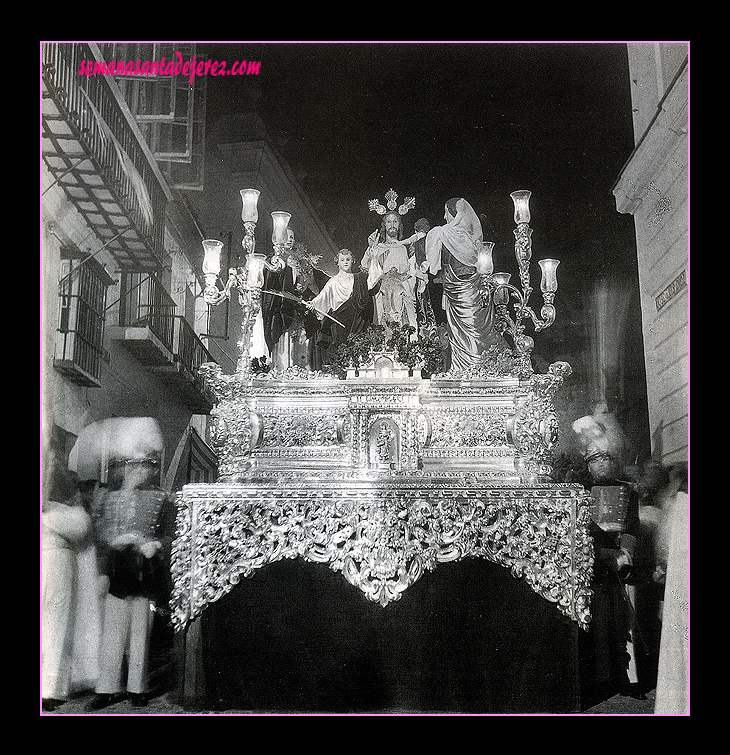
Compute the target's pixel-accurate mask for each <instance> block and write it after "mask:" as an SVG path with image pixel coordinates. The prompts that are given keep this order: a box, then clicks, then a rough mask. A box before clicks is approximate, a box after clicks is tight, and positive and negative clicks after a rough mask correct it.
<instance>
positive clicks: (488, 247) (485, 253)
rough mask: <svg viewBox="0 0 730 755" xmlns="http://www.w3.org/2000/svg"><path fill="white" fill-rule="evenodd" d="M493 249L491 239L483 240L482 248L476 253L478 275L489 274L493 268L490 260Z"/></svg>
mask: <svg viewBox="0 0 730 755" xmlns="http://www.w3.org/2000/svg"><path fill="white" fill-rule="evenodd" d="M493 250H494V242H493V241H483V242H482V248H481V249H480V250H479V252H478V253H477V272H478V273H479V275H491V274H492V270H494V262H493V261H492V252H493Z"/></svg>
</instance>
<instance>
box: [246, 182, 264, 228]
mask: <svg viewBox="0 0 730 755" xmlns="http://www.w3.org/2000/svg"><path fill="white" fill-rule="evenodd" d="M260 193H261V192H260V191H259V190H258V189H241V201H242V202H243V208H242V210H241V220H243V222H244V223H256V222H257V221H258V219H259V211H258V201H259V194H260Z"/></svg>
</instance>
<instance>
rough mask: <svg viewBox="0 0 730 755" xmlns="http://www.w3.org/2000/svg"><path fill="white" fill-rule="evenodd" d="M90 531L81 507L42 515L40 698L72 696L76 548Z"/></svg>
mask: <svg viewBox="0 0 730 755" xmlns="http://www.w3.org/2000/svg"><path fill="white" fill-rule="evenodd" d="M90 528H91V518H90V517H89V515H88V514H87V513H86V510H85V509H84V508H83V507H82V506H67V505H65V504H59V503H51V504H50V505H49V506H48V509H47V510H45V511H44V512H43V564H42V572H43V574H42V576H43V579H42V598H41V600H42V607H43V608H42V610H43V615H42V643H43V647H42V686H43V699H44V700H46V699H55V700H67V699H68V698H69V696H70V693H71V668H72V657H73V641H74V632H73V629H74V620H75V617H76V599H77V548H78V547H79V545H81V544H82V543H83V541H84V540H85V539H86V537H87V535H88V534H89V531H90Z"/></svg>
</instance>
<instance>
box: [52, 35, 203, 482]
mask: <svg viewBox="0 0 730 755" xmlns="http://www.w3.org/2000/svg"><path fill="white" fill-rule="evenodd" d="M132 48H134V49H132ZM165 48H170V49H165ZM172 48H173V45H167V46H165V45H157V44H146V45H115V44H93V43H88V44H81V43H46V44H43V45H42V163H41V178H42V238H41V269H42V302H41V304H42V307H41V326H42V347H43V348H42V357H41V359H42V362H41V381H42V385H41V388H42V397H43V400H42V427H43V437H42V442H43V451H44V461H46V462H47V461H50V459H51V456H52V455H53V454H51V453H50V452H51V450H53V452H54V454H55V455H56V458H57V460H58V461H59V462H60V463H62V464H63V463H64V462H67V461H68V456H69V452H70V450H71V448H72V447H73V443H74V441H75V439H76V437H77V436H78V434H79V432H80V431H81V429H83V428H84V427H85V426H86V425H88V424H90V423H91V422H93V421H95V420H100V419H106V418H109V417H124V416H151V417H154V418H155V419H157V420H158V421H159V423H160V426H161V428H162V430H163V433H164V437H165V454H164V458H163V469H162V481H163V484H165V485H166V486H167V487H168V488H170V489H176V488H178V487H180V486H181V485H182V484H184V483H185V482H188V481H198V480H212V479H214V477H215V474H216V466H217V462H216V459H215V456H214V454H213V453H212V451H211V450H210V448H209V446H208V444H207V442H206V433H207V430H206V422H207V419H206V416H207V414H208V413H209V412H210V409H211V407H212V404H211V401H210V397H209V396H207V395H206V390H205V388H204V386H203V385H202V383H201V381H200V379H199V377H198V367H199V366H200V365H201V364H202V363H204V362H212V361H215V360H214V357H213V356H212V355H211V354H210V353H209V351H208V349H207V348H206V345H205V343H204V341H203V339H202V338H201V334H203V333H205V332H206V330H207V322H206V321H205V310H203V309H201V308H200V306H199V303H198V302H199V299H200V292H201V290H202V289H201V284H200V272H199V268H200V261H199V259H196V257H195V253H197V250H198V249H199V247H200V240H201V238H202V235H203V233H202V230H201V229H200V228H199V226H198V225H197V222H196V220H195V218H194V217H193V215H192V213H191V212H190V211H189V210H188V209H187V201H186V199H185V193H186V192H189V191H194V190H195V189H199V188H200V181H199V175H200V170H201V164H200V163H201V161H200V159H199V155H200V153H199V151H198V150H199V149H200V142H201V141H202V140H203V134H202V133H201V132H200V123H201V115H200V114H201V112H202V113H204V109H205V96H204V95H205V91H204V79H203V80H198V81H196V87H197V88H196V89H195V90H193V89H192V88H189V87H187V82H185V84H186V85H185V86H181V85H180V80H179V78H180V77H176V76H152V77H149V78H147V77H145V78H140V77H136V78H135V77H134V76H130V77H126V76H125V75H124V73H123V72H122V73H120V74H119V75H117V74H113V73H110V72H109V68H108V64H109V63H110V62H112V61H122V60H139V59H140V58H141V59H143V60H160V59H161V58H163V57H164V56H165V55H170V54H171V52H172ZM191 52H192V50H185V54H186V55H188V54H190V53H191ZM90 65H97V66H98V68H97V72H96V74H94V69H93V68H85V67H84V66H90ZM199 82H202V83H199ZM181 92H182V93H184V98H185V101H183V96H182V95H181ZM181 124H182V125H181ZM201 313H202V316H201ZM58 457H60V458H58Z"/></svg>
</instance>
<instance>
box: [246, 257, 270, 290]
mask: <svg viewBox="0 0 730 755" xmlns="http://www.w3.org/2000/svg"><path fill="white" fill-rule="evenodd" d="M265 265H266V256H265V255H263V254H249V255H248V256H247V257H246V285H247V286H248V287H249V288H263V286H264V267H265Z"/></svg>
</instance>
